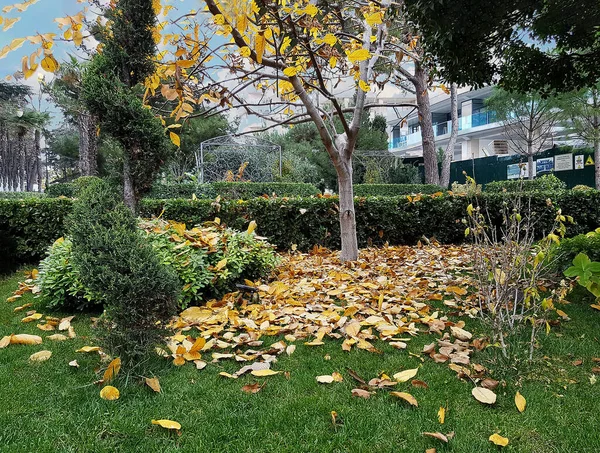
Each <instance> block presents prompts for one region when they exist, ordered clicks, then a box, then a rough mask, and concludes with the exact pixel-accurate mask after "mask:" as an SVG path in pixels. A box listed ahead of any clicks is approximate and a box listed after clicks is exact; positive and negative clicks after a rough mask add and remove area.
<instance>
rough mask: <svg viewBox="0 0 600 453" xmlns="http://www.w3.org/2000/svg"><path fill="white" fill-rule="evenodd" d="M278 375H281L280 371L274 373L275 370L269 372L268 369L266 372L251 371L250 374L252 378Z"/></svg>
mask: <svg viewBox="0 0 600 453" xmlns="http://www.w3.org/2000/svg"><path fill="white" fill-rule="evenodd" d="M280 373H281V371H275V370H269V369H266V370H252V371H251V372H250V374H251V375H252V376H256V377H265V376H274V375H276V374H280Z"/></svg>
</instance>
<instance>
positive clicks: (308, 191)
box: [148, 182, 320, 200]
mask: <svg viewBox="0 0 600 453" xmlns="http://www.w3.org/2000/svg"><path fill="white" fill-rule="evenodd" d="M319 193H320V192H319V189H317V188H316V187H315V186H313V185H312V184H305V183H285V182H266V183H261V182H213V183H210V184H196V183H193V182H185V183H156V184H154V185H153V186H152V190H151V192H150V194H149V195H148V197H149V198H156V199H169V198H192V196H193V195H196V197H197V198H216V197H217V196H220V197H221V198H223V199H231V200H233V199H235V200H238V199H241V200H248V199H250V198H256V197H261V196H263V195H268V196H272V195H273V194H275V195H276V196H278V197H309V196H311V195H317V194H319Z"/></svg>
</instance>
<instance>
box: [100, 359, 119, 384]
mask: <svg viewBox="0 0 600 453" xmlns="http://www.w3.org/2000/svg"><path fill="white" fill-rule="evenodd" d="M120 369H121V359H120V358H119V357H117V358H116V359H114V360H113V361H112V362H110V363H109V364H108V368H106V371H105V372H104V376H103V377H102V380H103V381H104V382H108V381H110V380H112V379H113V378H114V377H115V376H116V375H117V374H119V370H120Z"/></svg>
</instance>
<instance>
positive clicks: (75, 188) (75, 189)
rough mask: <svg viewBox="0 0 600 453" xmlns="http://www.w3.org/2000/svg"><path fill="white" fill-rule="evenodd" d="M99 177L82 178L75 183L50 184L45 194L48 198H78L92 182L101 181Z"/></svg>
mask: <svg viewBox="0 0 600 453" xmlns="http://www.w3.org/2000/svg"><path fill="white" fill-rule="evenodd" d="M99 179H100V178H98V177H97V176H81V177H79V178H77V179H75V180H74V181H73V182H63V183H55V184H50V185H49V186H48V187H46V191H45V192H44V193H45V194H46V195H47V196H48V197H52V198H57V197H67V198H73V197H76V196H77V195H78V194H79V192H80V191H81V190H82V189H84V188H86V187H87V186H88V185H90V184H91V183H92V182H94V181H97V180H99Z"/></svg>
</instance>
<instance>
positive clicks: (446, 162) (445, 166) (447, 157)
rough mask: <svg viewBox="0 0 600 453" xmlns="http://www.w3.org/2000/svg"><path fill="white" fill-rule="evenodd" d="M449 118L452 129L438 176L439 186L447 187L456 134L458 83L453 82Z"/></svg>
mask: <svg viewBox="0 0 600 453" xmlns="http://www.w3.org/2000/svg"><path fill="white" fill-rule="evenodd" d="M450 120H451V121H452V130H451V131H450V139H449V141H448V146H446V151H445V152H444V159H443V160H442V174H441V176H440V186H442V188H443V189H447V188H448V186H449V185H450V167H451V165H452V158H453V157H454V146H455V145H456V137H457V136H458V85H457V84H456V83H453V84H452V85H450Z"/></svg>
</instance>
